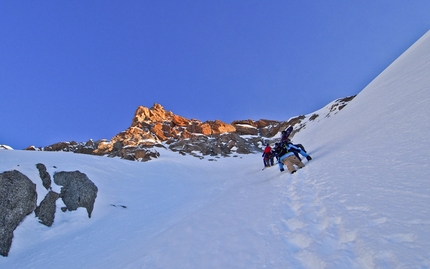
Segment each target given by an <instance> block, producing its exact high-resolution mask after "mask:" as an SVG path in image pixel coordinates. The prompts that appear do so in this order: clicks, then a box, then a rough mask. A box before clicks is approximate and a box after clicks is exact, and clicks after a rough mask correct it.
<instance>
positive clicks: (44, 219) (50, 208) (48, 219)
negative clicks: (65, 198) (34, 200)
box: [34, 191, 60, 227]
mask: <svg viewBox="0 0 430 269" xmlns="http://www.w3.org/2000/svg"><path fill="white" fill-rule="evenodd" d="M58 197H60V195H59V194H58V193H56V192H54V191H50V192H48V194H47V195H46V196H45V198H44V199H43V201H42V202H41V203H40V205H39V206H38V207H36V210H34V213H36V217H38V218H39V220H40V221H39V222H40V223H42V224H44V225H46V226H48V227H51V226H52V223H54V218H55V209H56V205H55V202H56V201H57V199H58Z"/></svg>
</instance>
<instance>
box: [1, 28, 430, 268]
mask: <svg viewBox="0 0 430 269" xmlns="http://www.w3.org/2000/svg"><path fill="white" fill-rule="evenodd" d="M429 85H430V34H429V33H427V34H426V35H425V36H424V37H423V38H421V39H420V40H419V41H418V42H417V43H416V44H414V45H413V46H412V47H411V48H410V49H409V50H408V51H407V52H406V53H404V54H403V55H402V56H401V57H399V58H398V59H397V60H396V61H395V62H394V63H393V64H392V65H391V66H390V67H388V68H387V69H386V70H385V71H384V72H383V73H381V75H379V76H378V77H377V78H376V79H375V80H374V81H373V82H372V83H371V84H369V86H368V87H366V88H365V89H364V90H363V91H362V92H361V93H360V94H358V96H357V97H356V98H355V99H354V100H353V101H351V102H350V103H349V104H348V105H347V106H346V107H345V108H344V109H343V110H342V111H340V112H339V113H337V114H336V115H333V116H331V117H329V118H325V119H324V120H322V119H319V121H318V122H315V124H310V123H309V124H308V125H307V127H306V129H304V130H302V131H300V132H299V133H297V134H296V136H295V137H294V142H296V143H302V144H304V145H305V146H306V148H307V149H308V150H309V152H310V154H311V155H312V157H313V158H314V159H313V160H312V161H310V162H309V163H306V162H305V164H306V167H305V168H303V169H301V170H299V171H298V172H297V173H295V174H294V175H290V174H286V173H285V172H284V173H281V172H280V171H279V169H278V168H277V167H272V168H269V169H265V170H264V171H262V170H261V168H262V166H263V162H262V160H261V156H260V154H251V155H240V156H239V157H236V158H233V157H230V158H220V159H216V160H217V161H216V162H208V161H207V160H200V159H197V158H194V157H191V156H181V155H179V154H177V153H172V152H169V151H161V152H160V153H161V157H160V158H158V159H155V160H152V161H150V162H145V163H140V162H130V161H125V160H121V159H118V158H115V159H110V158H106V157H99V156H90V155H80V154H72V153H65V152H32V151H19V150H13V151H9V150H2V151H0V171H7V170H12V169H17V170H19V171H21V172H23V173H24V174H26V175H27V176H28V177H30V179H32V180H33V181H34V182H35V183H36V184H37V188H38V193H39V197H38V202H40V201H41V200H42V199H43V196H44V194H45V193H46V190H44V188H43V186H42V182H41V180H40V178H39V176H38V171H37V169H36V166H35V165H36V163H38V162H41V163H44V164H45V165H46V167H47V168H48V172H49V173H50V174H51V176H52V175H53V173H54V172H55V171H74V170H79V171H81V172H83V173H86V174H87V175H88V177H89V178H90V179H91V180H92V181H93V182H94V183H95V184H96V185H97V186H98V188H99V193H98V197H97V199H96V203H95V208H94V211H93V215H92V218H91V219H89V218H88V217H87V216H86V212H85V210H84V209H82V210H78V211H74V212H66V213H63V212H61V211H60V210H59V208H60V207H61V206H62V203H61V201H60V200H59V201H57V207H58V210H57V213H56V219H55V222H54V225H53V226H52V227H51V228H48V227H45V226H43V225H41V224H39V223H38V222H37V219H36V218H35V217H34V215H30V216H28V217H27V218H26V219H25V220H24V221H23V223H21V225H20V226H19V227H18V228H17V230H16V231H15V237H14V241H13V244H12V248H11V251H10V253H9V257H7V258H5V257H0V268H56V267H59V268H429V267H430V254H429V253H430V233H429V231H430V209H429V208H430V207H429V205H430V178H429V175H430V166H429V163H430V156H429V155H430V151H429V150H428V145H430V139H429V135H428V132H429V130H430V90H429ZM54 166H55V167H54ZM55 188H56V189H55V190H56V191H59V187H55ZM113 205H114V206H113Z"/></svg>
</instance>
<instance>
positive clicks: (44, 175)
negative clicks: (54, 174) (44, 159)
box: [36, 163, 51, 190]
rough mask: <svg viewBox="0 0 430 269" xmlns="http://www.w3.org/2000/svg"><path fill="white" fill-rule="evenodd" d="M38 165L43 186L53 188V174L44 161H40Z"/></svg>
mask: <svg viewBox="0 0 430 269" xmlns="http://www.w3.org/2000/svg"><path fill="white" fill-rule="evenodd" d="M36 167H37V169H38V170H39V176H40V178H41V179H42V184H43V187H45V189H47V190H49V189H50V188H51V175H49V173H48V172H47V171H46V166H45V165H44V164H43V163H38V164H36Z"/></svg>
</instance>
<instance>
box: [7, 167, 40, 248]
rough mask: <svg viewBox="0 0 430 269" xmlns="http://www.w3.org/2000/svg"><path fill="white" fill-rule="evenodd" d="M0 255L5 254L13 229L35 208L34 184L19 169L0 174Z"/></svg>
mask: <svg viewBox="0 0 430 269" xmlns="http://www.w3.org/2000/svg"><path fill="white" fill-rule="evenodd" d="M0 197H1V199H0V255H2V256H7V255H8V253H9V250H10V246H11V244H12V238H13V231H14V230H15V228H16V227H17V226H18V224H19V223H20V222H21V221H22V220H23V219H24V218H25V216H27V215H28V214H30V213H31V212H33V210H34V209H35V208H36V203H37V193H36V185H35V184H34V183H33V182H32V181H31V180H30V179H29V178H28V177H27V176H25V175H24V174H22V173H20V172H19V171H16V170H14V171H8V172H3V173H1V174H0Z"/></svg>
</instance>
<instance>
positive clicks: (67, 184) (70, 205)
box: [54, 171, 98, 218]
mask: <svg viewBox="0 0 430 269" xmlns="http://www.w3.org/2000/svg"><path fill="white" fill-rule="evenodd" d="M54 182H55V184H57V185H60V186H63V187H62V188H61V193H60V197H61V198H62V199H63V202H64V204H65V205H66V208H63V210H64V211H65V210H69V211H72V210H76V209H78V207H84V208H86V209H87V212H88V217H89V218H91V213H92V211H93V208H94V202H95V200H96V197H97V192H98V188H97V186H96V185H94V183H93V182H92V181H91V180H90V179H89V178H88V177H87V175H85V174H84V173H81V172H79V171H74V172H59V173H55V174H54Z"/></svg>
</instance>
